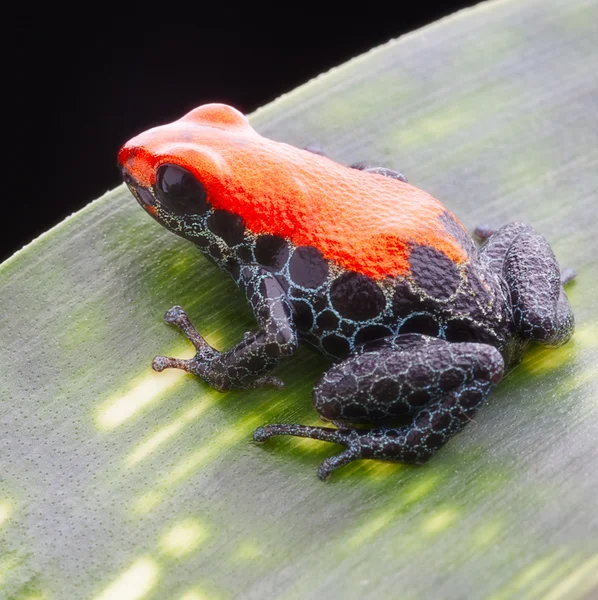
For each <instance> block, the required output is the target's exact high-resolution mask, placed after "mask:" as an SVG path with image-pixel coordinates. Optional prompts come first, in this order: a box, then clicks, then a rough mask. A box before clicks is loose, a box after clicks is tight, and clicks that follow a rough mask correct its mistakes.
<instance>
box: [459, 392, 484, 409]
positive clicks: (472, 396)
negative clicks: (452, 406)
mask: <svg viewBox="0 0 598 600" xmlns="http://www.w3.org/2000/svg"><path fill="white" fill-rule="evenodd" d="M481 400H482V393H481V392H479V391H478V390H465V391H464V392H462V394H461V396H460V397H459V404H461V406H463V407H464V408H473V407H474V406H477V405H478V404H479V403H480V401H481Z"/></svg>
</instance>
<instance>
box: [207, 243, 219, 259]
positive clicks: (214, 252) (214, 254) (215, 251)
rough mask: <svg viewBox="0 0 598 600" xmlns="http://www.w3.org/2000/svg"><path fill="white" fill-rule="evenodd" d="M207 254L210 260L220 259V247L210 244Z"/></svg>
mask: <svg viewBox="0 0 598 600" xmlns="http://www.w3.org/2000/svg"><path fill="white" fill-rule="evenodd" d="M208 253H209V255H210V258H212V259H213V260H219V259H221V258H222V250H220V246H218V244H210V247H209V248H208Z"/></svg>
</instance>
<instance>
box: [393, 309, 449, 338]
mask: <svg viewBox="0 0 598 600" xmlns="http://www.w3.org/2000/svg"><path fill="white" fill-rule="evenodd" d="M439 330H440V327H439V325H438V323H437V322H436V320H435V319H434V318H433V317H432V316H431V315H425V314H424V315H414V316H413V317H411V318H410V319H407V320H406V321H405V322H404V323H403V324H402V325H401V328H400V330H399V333H400V334H404V333H421V334H422V335H429V336H432V337H438V333H439Z"/></svg>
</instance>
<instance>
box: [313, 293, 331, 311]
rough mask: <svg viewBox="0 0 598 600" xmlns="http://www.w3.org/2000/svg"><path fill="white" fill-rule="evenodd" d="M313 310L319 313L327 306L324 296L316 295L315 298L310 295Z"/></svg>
mask: <svg viewBox="0 0 598 600" xmlns="http://www.w3.org/2000/svg"><path fill="white" fill-rule="evenodd" d="M312 303H313V306H314V310H315V311H316V312H317V313H319V312H322V311H323V310H324V309H326V308H328V300H327V299H326V298H324V296H318V297H317V298H316V299H315V300H314V299H313V297H312Z"/></svg>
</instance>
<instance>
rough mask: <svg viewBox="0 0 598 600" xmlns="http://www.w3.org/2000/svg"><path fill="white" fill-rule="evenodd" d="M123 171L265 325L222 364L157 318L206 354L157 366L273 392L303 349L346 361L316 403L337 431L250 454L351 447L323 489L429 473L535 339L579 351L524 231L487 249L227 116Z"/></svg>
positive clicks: (421, 207) (550, 260)
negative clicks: (389, 471)
mask: <svg viewBox="0 0 598 600" xmlns="http://www.w3.org/2000/svg"><path fill="white" fill-rule="evenodd" d="M314 148H315V147H314ZM119 162H120V165H121V169H122V172H123V177H124V180H125V182H126V183H127V185H128V186H129V188H130V189H131V191H132V193H133V195H134V196H135V197H136V199H137V200H138V202H139V204H140V205H141V206H142V207H143V208H144V209H145V210H146V211H147V212H148V213H149V214H150V215H151V216H152V217H154V218H155V219H156V220H157V221H158V222H160V223H161V224H162V225H164V226H165V227H167V228H168V229H169V230H171V231H172V232H173V233H176V234H177V235H180V236H181V237H184V238H185V239H187V240H189V241H191V242H193V243H194V244H195V245H196V246H197V247H198V248H199V249H200V250H201V251H202V253H203V254H204V255H205V256H206V257H207V258H208V259H209V260H211V261H212V262H213V263H215V264H216V265H217V266H218V267H219V268H221V269H222V270H223V271H225V272H226V273H228V274H229V275H230V276H231V277H232V278H233V279H234V281H235V282H236V284H237V286H238V287H239V290H240V291H241V293H243V294H244V296H245V297H246V299H247V301H248V303H249V305H250V306H251V309H252V311H253V313H254V315H255V319H256V322H257V329H256V330H255V331H253V332H248V333H246V334H245V336H244V338H243V339H242V340H241V341H240V342H239V343H238V344H236V345H235V346H234V347H233V348H231V349H229V350H227V351H223V352H220V351H218V350H215V349H214V348H212V347H211V346H209V345H208V344H207V342H206V341H205V340H204V339H203V338H202V336H201V335H200V333H199V332H198V331H197V329H196V328H195V327H194V326H193V325H192V324H191V322H190V320H189V318H188V317H187V315H186V314H185V312H184V311H183V309H182V308H181V307H178V306H176V307H173V308H172V309H170V310H169V311H168V312H167V313H166V317H165V319H166V321H167V322H168V323H170V324H174V325H176V326H178V327H179V328H180V329H181V330H182V331H183V333H184V334H185V335H186V336H187V338H188V339H189V340H190V341H191V342H192V343H193V345H194V346H195V348H196V355H195V357H194V358H192V359H190V360H182V359H176V358H168V357H162V356H159V357H156V358H155V359H154V363H153V365H154V368H155V369H156V370H159V371H161V370H163V369H165V368H180V369H184V370H187V371H189V372H191V373H194V374H195V375H197V376H198V377H200V378H201V379H202V380H203V381H205V382H207V383H208V384H209V385H211V386H212V387H214V388H216V389H218V390H221V391H225V390H229V389H247V388H250V387H256V386H261V385H275V386H281V385H282V382H281V381H280V380H279V379H277V378H276V377H273V376H271V375H269V373H270V372H271V371H272V370H273V369H274V368H275V367H276V366H277V365H278V364H279V363H280V361H281V360H284V359H287V358H289V357H291V356H292V355H293V353H294V352H295V350H296V348H297V345H298V343H299V342H300V341H304V342H307V343H309V344H311V345H312V346H315V347H316V348H317V349H318V350H320V351H321V352H322V353H324V354H325V355H327V356H329V357H330V358H332V359H334V360H335V361H336V364H335V365H334V366H332V367H331V368H330V369H329V370H328V371H327V372H326V373H324V375H323V376H322V378H321V379H320V381H319V382H318V383H317V385H316V386H315V388H314V392H313V402H314V407H315V409H316V411H317V412H318V413H319V415H320V416H321V418H322V419H323V420H325V421H331V422H333V423H334V425H335V428H331V427H310V426H304V425H295V424H275V425H267V426H265V427H260V428H258V430H256V432H255V434H254V439H255V440H256V441H259V442H263V441H266V440H267V439H268V438H269V437H272V436H274V435H294V436H300V437H309V438H313V439H319V440H325V441H330V442H333V443H336V444H341V445H343V446H345V450H344V451H343V452H342V453H341V454H338V455H336V456H333V457H332V458H329V459H327V460H326V461H324V463H323V464H322V466H321V467H320V470H319V472H318V473H319V476H320V477H321V478H326V477H328V475H329V474H330V473H331V472H332V471H333V470H334V469H336V468H338V467H340V466H342V465H344V464H346V463H348V462H350V461H352V460H356V459H359V458H374V459H384V460H396V461H401V462H408V463H417V464H421V463H423V462H425V461H427V460H428V459H429V458H430V457H432V456H433V455H434V454H435V453H436V452H437V450H438V449H439V448H440V447H441V446H442V445H443V444H444V443H446V442H447V441H448V440H449V439H450V438H451V437H452V436H453V435H455V434H456V433H457V432H459V431H460V430H461V429H462V428H463V427H464V426H465V425H466V424H467V423H468V422H469V421H470V420H471V419H472V418H473V416H474V415H475V413H476V412H477V410H478V409H479V408H480V406H482V405H483V403H484V401H485V400H486V398H487V396H488V394H489V393H490V391H491V389H492V388H493V387H494V385H496V384H497V383H498V382H499V381H500V379H501V378H502V376H503V374H504V372H505V370H506V369H508V368H510V367H512V366H513V365H515V364H517V362H518V361H519V360H520V358H521V356H522V354H523V352H524V351H525V348H526V346H527V345H528V343H529V342H530V341H536V342H540V343H544V344H548V345H553V346H556V345H560V344H563V343H565V342H566V341H567V340H568V339H569V338H570V337H571V335H572V332H573V327H574V319H573V313H572V311H571V308H570V306H569V303H568V300H567V296H566V294H565V291H564V288H563V285H564V282H566V281H569V280H570V279H572V277H573V276H574V274H572V272H570V271H569V272H568V273H567V274H565V275H563V274H561V272H560V268H559V266H558V263H557V262H556V259H555V257H554V254H553V252H552V250H551V249H550V246H549V245H548V243H547V241H546V240H545V239H544V237H543V236H542V235H541V234H539V233H538V232H536V231H535V230H534V229H532V228H531V227H529V226H527V225H525V224H522V223H511V224H509V225H506V226H505V227H503V228H501V229H499V230H497V231H492V230H490V229H489V228H480V229H479V231H480V232H481V233H480V238H482V239H483V240H484V245H483V246H482V247H481V248H478V247H477V246H476V245H475V244H474V243H473V241H472V239H471V238H470V237H469V235H468V234H467V232H466V230H465V229H464V228H463V226H462V225H461V224H460V223H459V222H458V221H457V219H456V218H455V217H454V215H452V214H451V213H450V212H449V211H448V210H447V209H446V208H445V207H444V206H443V205H442V204H441V203H440V202H439V201H438V200H436V199H435V198H433V197H432V196H430V195H429V194H427V193H426V192H423V191H422V190H419V189H418V188H416V187H414V186H412V185H410V184H408V183H407V180H406V178H405V177H404V176H403V175H402V174H400V173H399V172H397V171H395V170H392V169H388V168H385V167H380V166H376V165H369V164H368V163H356V164H354V165H353V167H352V168H349V167H344V166H342V165H340V164H338V163H335V162H334V161H332V160H330V159H328V158H327V157H325V156H324V155H323V154H322V151H321V149H319V148H318V149H317V151H316V150H315V149H312V150H311V151H307V150H301V149H298V148H294V147H292V146H288V145H286V144H282V143H279V142H274V141H272V140H267V139H265V138H263V137H261V136H259V134H257V133H256V132H255V131H254V130H253V129H252V128H251V126H250V125H249V123H248V121H247V120H246V118H245V117H244V116H243V115H242V114H241V113H239V112H238V111H236V110H235V109H232V108H230V107H227V106H224V105H218V104H211V105H206V106H203V107H199V108H198V109H195V110H194V111H191V113H189V114H188V115H185V116H184V117H183V118H182V119H180V120H179V121H175V122H174V123H171V124H169V125H165V126H162V127H156V128H154V129H151V130H149V131H147V132H144V133H142V134H141V135H139V136H137V137H135V138H133V139H132V140H131V141H129V142H128V143H127V144H125V146H124V147H123V148H122V149H121V151H120V153H119ZM355 425H357V427H356V426H355Z"/></svg>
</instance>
